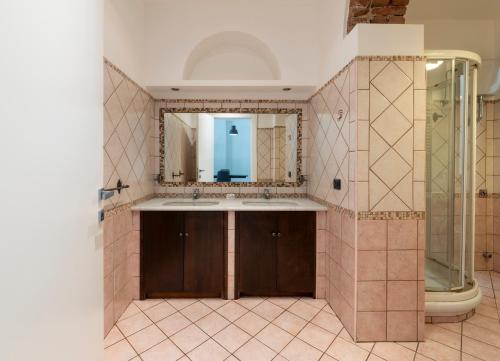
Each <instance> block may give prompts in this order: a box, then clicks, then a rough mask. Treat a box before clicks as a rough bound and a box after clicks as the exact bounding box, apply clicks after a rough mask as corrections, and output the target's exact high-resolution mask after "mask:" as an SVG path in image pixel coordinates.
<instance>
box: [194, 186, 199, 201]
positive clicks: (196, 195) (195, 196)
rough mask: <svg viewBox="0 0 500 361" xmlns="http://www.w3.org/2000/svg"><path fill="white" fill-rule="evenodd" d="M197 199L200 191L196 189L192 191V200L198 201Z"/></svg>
mask: <svg viewBox="0 0 500 361" xmlns="http://www.w3.org/2000/svg"><path fill="white" fill-rule="evenodd" d="M198 198H200V190H199V189H198V188H196V189H195V190H194V191H193V199H198Z"/></svg>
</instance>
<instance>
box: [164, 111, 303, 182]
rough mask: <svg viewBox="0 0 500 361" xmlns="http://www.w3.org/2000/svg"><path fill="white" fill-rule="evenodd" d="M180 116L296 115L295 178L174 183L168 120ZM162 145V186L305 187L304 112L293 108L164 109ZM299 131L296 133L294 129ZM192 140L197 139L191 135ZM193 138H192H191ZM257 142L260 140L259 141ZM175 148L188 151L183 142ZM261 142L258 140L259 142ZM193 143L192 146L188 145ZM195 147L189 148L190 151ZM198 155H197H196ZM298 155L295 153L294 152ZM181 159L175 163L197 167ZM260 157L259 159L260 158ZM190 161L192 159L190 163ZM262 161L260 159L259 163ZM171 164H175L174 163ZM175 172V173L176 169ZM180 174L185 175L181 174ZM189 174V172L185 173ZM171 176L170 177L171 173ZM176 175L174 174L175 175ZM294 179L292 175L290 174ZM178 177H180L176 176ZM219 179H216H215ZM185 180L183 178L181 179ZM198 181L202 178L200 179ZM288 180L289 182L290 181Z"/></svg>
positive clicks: (177, 141)
mask: <svg viewBox="0 0 500 361" xmlns="http://www.w3.org/2000/svg"><path fill="white" fill-rule="evenodd" d="M180 113H183V114H184V113H185V114H188V113H191V114H194V113H200V114H201V113H207V114H221V115H223V114H242V115H245V114H252V115H253V114H269V115H286V114H290V115H292V114H296V116H297V117H296V120H297V121H296V123H297V127H296V132H295V131H294V132H292V134H296V140H295V148H296V154H293V157H291V158H292V159H293V162H294V163H296V166H295V169H294V170H295V174H293V176H292V177H291V178H290V177H284V178H283V179H265V180H261V179H257V181H245V182H239V181H230V182H220V181H218V180H217V179H215V180H214V181H213V182H202V181H192V180H189V179H187V178H188V177H187V176H186V177H182V178H184V179H183V180H179V181H174V180H173V179H172V178H174V177H169V176H167V174H166V172H167V171H169V172H170V171H171V169H168V165H166V162H167V161H168V159H167V158H168V157H171V156H172V154H173V153H172V152H169V151H167V149H166V148H168V147H169V145H168V144H166V143H167V141H166V136H167V137H168V134H167V132H168V127H167V125H166V118H167V117H168V116H171V115H174V114H180ZM159 119H160V121H159V133H160V134H159V135H160V137H159V142H160V167H159V170H160V173H159V176H158V181H159V184H160V185H161V186H200V187H201V186H202V187H268V186H269V187H271V186H272V187H300V186H301V185H302V184H303V183H304V176H303V173H302V126H303V124H302V110H301V109H297V108H295V109H290V108H276V107H273V108H243V107H242V108H223V109H214V108H185V107H177V108H161V109H160V117H159ZM294 130H295V129H294ZM191 136H192V137H193V136H195V135H191ZM188 137H189V136H188ZM256 138H257V137H256ZM174 141H175V142H176V144H175V145H171V146H170V147H175V148H176V149H179V150H180V149H182V148H183V147H186V144H185V143H186V142H185V141H184V140H183V139H175V140H174ZM257 141H258V140H257ZM187 143H189V142H187ZM189 146H191V145H187V147H189ZM195 153H196V152H195ZM294 153H295V152H294ZM176 156H177V158H179V157H180V158H183V159H176V160H175V161H174V162H179V161H182V162H184V163H186V162H187V163H190V164H192V163H193V162H194V164H196V159H193V157H186V156H185V155H184V156H182V155H181V156H179V154H176ZM257 157H258V155H257ZM187 158H190V159H187ZM257 160H258V159H257ZM170 161H173V160H172V159H170ZM174 171H175V169H174ZM179 173H181V172H180V171H179ZM183 173H185V172H183ZM169 174H170V173H169ZM172 175H173V174H172ZM288 175H290V173H288ZM176 177H177V176H176ZM214 177H215V176H214ZM180 178H181V177H180ZM196 178H198V175H196ZM286 178H288V179H286Z"/></svg>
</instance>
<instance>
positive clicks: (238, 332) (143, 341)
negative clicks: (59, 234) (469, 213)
mask: <svg viewBox="0 0 500 361" xmlns="http://www.w3.org/2000/svg"><path fill="white" fill-rule="evenodd" d="M477 275H478V279H479V280H480V283H481V286H482V288H483V294H484V295H488V296H483V304H484V306H483V308H485V307H490V308H491V309H492V310H493V311H495V312H486V313H484V314H480V313H476V315H474V316H473V317H472V318H471V319H469V320H467V321H465V322H462V323H450V324H436V325H428V324H427V325H426V329H425V342H399V343H398V342H376V343H367V342H362V343H356V342H354V341H353V339H352V338H351V336H350V335H349V333H348V332H347V331H346V329H345V328H344V327H343V325H342V323H341V322H340V320H339V318H338V317H337V315H336V314H335V313H334V312H333V310H332V309H331V307H330V306H329V305H328V304H327V303H326V300H320V299H318V300H314V299H310V298H301V299H295V298H283V299H280V298H268V299H256V298H250V299H245V298H243V299H240V300H238V302H239V303H241V304H238V303H237V302H236V301H224V300H216V299H214V300H213V301H208V300H197V299H183V300H179V302H174V301H173V303H175V304H176V306H177V307H179V308H180V309H186V308H187V307H189V306H190V305H196V304H199V303H200V302H199V301H201V302H203V303H205V301H206V302H208V303H210V304H212V305H215V304H217V305H218V306H220V305H221V304H224V305H225V306H227V305H231V304H234V305H237V306H238V307H237V308H236V309H239V307H243V306H242V305H243V304H245V305H246V306H248V308H252V309H254V308H255V307H257V306H258V304H262V303H264V302H267V303H271V304H274V305H276V306H278V307H280V308H282V309H283V310H284V312H283V313H282V314H281V315H280V316H279V317H278V318H276V319H275V320H274V321H273V322H272V323H269V322H268V321H266V320H264V319H262V318H260V317H259V318H256V317H258V316H257V315H256V314H254V313H253V312H252V311H248V308H246V307H245V309H246V310H247V311H248V312H247V313H245V314H244V315H243V316H242V317H240V318H238V319H236V320H235V321H234V322H232V323H231V322H229V321H228V320H226V319H223V318H222V317H221V316H220V315H218V313H217V312H215V311H212V312H211V313H210V314H209V315H207V316H205V317H203V318H202V319H200V320H198V321H196V323H192V322H191V321H189V320H188V319H187V318H185V317H184V316H182V314H181V313H180V312H177V313H176V314H177V315H179V316H180V317H183V318H184V320H185V322H184V323H182V324H181V323H179V320H178V319H176V318H174V317H173V316H175V315H176V314H173V315H171V316H169V317H167V318H165V319H163V320H161V321H159V322H157V323H154V322H150V323H149V325H148V326H145V327H143V328H141V329H137V330H134V331H133V332H132V333H131V334H129V335H128V336H127V337H125V336H124V335H123V334H122V332H121V331H120V330H119V329H118V327H119V326H118V327H114V328H113V329H112V331H111V332H110V333H109V334H108V335H107V336H106V339H105V342H104V344H105V360H106V361H132V360H134V361H135V360H137V361H139V360H143V361H159V360H162V361H163V360H186V361H188V360H193V361H197V360H200V361H204V360H207V361H212V360H213V361H217V360H231V361H232V360H241V361H246V360H248V361H250V360H251V361H268V360H278V361H295V360H297V361H300V360H363V361H372V360H373V361H377V360H394V361H403V360H409V361H411V360H422V361H423V360H455V359H458V360H459V359H463V360H474V358H473V357H472V356H470V354H469V353H474V354H477V355H479V354H480V355H483V356H485V357H483V358H484V359H486V360H497V359H499V358H500V344H499V343H498V341H497V340H498V337H499V335H500V326H499V323H498V322H499V316H498V313H497V312H496V311H497V310H496V308H498V307H496V306H495V305H498V304H499V303H498V300H496V298H495V295H498V294H500V293H499V292H500V281H498V280H500V275H499V274H498V273H496V272H480V271H479V272H477ZM495 292H496V293H495ZM259 300H260V302H259V303H258V301H259ZM169 301H172V300H169ZM162 303H166V302H162V300H159V301H158V300H146V301H135V305H136V306H138V307H132V308H129V314H128V316H129V317H128V318H127V319H130V318H133V317H136V321H134V322H133V324H137V320H139V319H140V320H144V319H145V318H147V314H146V313H144V312H147V311H148V310H153V309H154V307H155V306H158V305H159V304H162ZM257 303H258V304H257ZM205 305H206V304H205ZM486 305H488V306H486ZM171 306H172V307H173V305H171ZM214 307H216V306H214ZM218 308H220V307H217V309H218ZM228 309H233V308H232V307H229V308H228ZM187 310H189V308H188V309H187ZM132 314H133V315H132ZM141 315H142V316H141ZM299 315H302V316H299ZM213 316H217V317H220V318H222V319H223V320H224V323H223V324H221V323H220V320H218V319H217V318H210V317H213ZM302 317H305V318H302ZM311 317H312V318H311ZM203 320H205V322H204V326H203V327H200V325H201V323H202V322H203ZM211 324H217V325H218V326H217V327H213V326H211ZM249 324H252V326H249ZM264 324H265V326H264V327H262V326H263V325H264ZM179 325H181V326H180V327H179ZM242 326H244V327H245V328H243V327H242ZM261 327H262V328H261ZM218 328H220V329H218ZM258 328H261V329H260V331H256V330H257V329H258ZM167 329H168V330H174V329H175V331H173V332H172V333H168V334H167V333H165V332H164V330H167ZM206 329H211V330H212V331H213V330H215V329H218V330H217V331H213V332H211V333H206V331H205V330H206ZM249 329H252V332H248V330H249ZM461 339H462V340H464V339H465V342H460V340H461Z"/></svg>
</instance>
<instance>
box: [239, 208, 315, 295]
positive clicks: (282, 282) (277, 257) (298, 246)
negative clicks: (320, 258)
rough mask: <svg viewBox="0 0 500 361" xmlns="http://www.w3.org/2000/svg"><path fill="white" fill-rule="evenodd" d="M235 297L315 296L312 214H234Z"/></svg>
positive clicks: (313, 226) (313, 217)
mask: <svg viewBox="0 0 500 361" xmlns="http://www.w3.org/2000/svg"><path fill="white" fill-rule="evenodd" d="M236 254H237V256H236V278H237V285H236V294H237V297H239V296H240V295H249V296H250V295H251V296H314V292H315V285H316V213H315V212H237V213H236Z"/></svg>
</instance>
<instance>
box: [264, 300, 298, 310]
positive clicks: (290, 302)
mask: <svg viewBox="0 0 500 361" xmlns="http://www.w3.org/2000/svg"><path fill="white" fill-rule="evenodd" d="M267 300H268V301H269V302H271V303H274V304H275V305H276V306H280V307H281V308H283V309H285V310H286V309H287V308H288V307H290V306H291V305H293V304H294V303H295V302H297V301H298V300H299V299H298V298H295V297H270V298H268V299H267Z"/></svg>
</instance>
